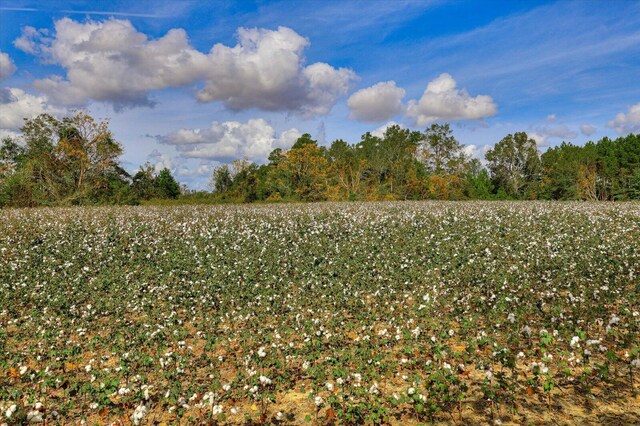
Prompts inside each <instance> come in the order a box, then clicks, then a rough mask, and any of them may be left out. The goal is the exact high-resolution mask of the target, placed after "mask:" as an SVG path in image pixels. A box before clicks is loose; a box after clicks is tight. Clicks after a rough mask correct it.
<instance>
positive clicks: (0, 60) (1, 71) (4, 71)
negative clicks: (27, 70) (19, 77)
mask: <svg viewBox="0 0 640 426" xmlns="http://www.w3.org/2000/svg"><path fill="white" fill-rule="evenodd" d="M14 72H16V64H14V63H13V61H12V60H11V58H10V57H9V55H8V54H6V53H5V52H3V51H1V50H0V81H3V80H6V79H7V78H9V77H11V76H12V75H13V73H14Z"/></svg>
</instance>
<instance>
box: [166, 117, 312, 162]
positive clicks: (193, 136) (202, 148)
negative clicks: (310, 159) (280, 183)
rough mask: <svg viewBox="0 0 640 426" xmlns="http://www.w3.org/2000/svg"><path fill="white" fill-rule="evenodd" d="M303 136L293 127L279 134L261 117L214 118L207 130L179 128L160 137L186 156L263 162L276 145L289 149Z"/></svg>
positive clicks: (224, 160)
mask: <svg viewBox="0 0 640 426" xmlns="http://www.w3.org/2000/svg"><path fill="white" fill-rule="evenodd" d="M300 136H301V133H300V132H299V131H298V130H297V129H295V128H293V129H289V130H286V131H284V132H282V133H280V136H278V137H277V136H276V131H275V130H274V128H273V127H271V125H270V124H269V123H267V121H265V120H264V119H261V118H256V119H251V120H248V121H247V122H246V123H241V122H238V121H225V122H222V123H219V122H217V121H214V122H213V123H211V126H210V127H209V128H206V129H180V130H178V131H176V132H173V133H170V134H168V135H165V136H160V137H159V138H158V140H159V141H160V142H161V143H165V144H168V145H174V146H175V147H176V149H177V150H178V151H179V152H180V153H181V154H182V156H183V157H185V158H201V159H207V160H216V161H220V162H228V161H232V160H237V159H241V158H247V159H249V160H251V161H256V162H263V161H264V160H265V159H266V158H267V156H268V155H269V153H270V152H271V151H273V150H274V149H276V148H283V149H288V148H290V147H291V146H292V145H293V144H294V143H295V141H296V139H298V138H299V137H300Z"/></svg>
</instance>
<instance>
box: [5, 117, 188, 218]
mask: <svg viewBox="0 0 640 426" xmlns="http://www.w3.org/2000/svg"><path fill="white" fill-rule="evenodd" d="M21 132H22V135H21V137H20V139H16V138H11V137H5V138H3V140H2V142H1V143H0V206H11V207H34V206H58V205H63V206H64V205H95V204H138V203H139V202H140V200H148V199H151V198H155V197H160V198H176V197H178V196H179V195H180V192H181V191H180V186H179V184H178V183H177V182H176V180H175V179H174V177H173V176H172V175H171V172H170V171H169V170H168V169H164V170H161V171H160V172H159V173H156V171H155V170H154V169H153V167H151V166H150V165H149V164H145V165H144V166H143V167H141V168H140V170H139V171H138V172H137V173H136V174H134V175H133V176H131V175H130V174H129V173H127V171H126V170H124V169H123V168H122V167H121V165H120V163H119V158H120V155H122V145H121V144H120V143H119V142H117V141H116V140H115V139H114V138H113V135H112V134H111V131H110V130H109V126H108V122H106V121H101V122H99V121H96V120H95V119H94V118H93V117H91V116H90V115H88V114H86V113H84V112H77V113H76V114H74V115H73V116H72V117H64V118H62V119H57V118H55V117H53V116H51V115H49V114H41V115H39V116H37V117H35V118H32V119H29V120H25V124H24V126H23V127H22V128H21Z"/></svg>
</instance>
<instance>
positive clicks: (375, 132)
mask: <svg viewBox="0 0 640 426" xmlns="http://www.w3.org/2000/svg"><path fill="white" fill-rule="evenodd" d="M391 126H400V127H402V128H404V126H403V125H402V124H400V123H396V122H395V121H389V122H387V123H386V124H383V125H382V126H380V127H378V128H377V129H375V130H373V131H372V132H371V136H377V137H379V138H383V137H384V134H385V133H386V132H387V129H388V128H389V127H391Z"/></svg>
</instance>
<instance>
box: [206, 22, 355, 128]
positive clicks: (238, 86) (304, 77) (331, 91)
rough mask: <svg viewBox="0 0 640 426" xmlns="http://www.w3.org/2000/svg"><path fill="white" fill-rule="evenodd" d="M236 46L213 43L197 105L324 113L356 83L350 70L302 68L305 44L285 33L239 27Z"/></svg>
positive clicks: (321, 65)
mask: <svg viewBox="0 0 640 426" xmlns="http://www.w3.org/2000/svg"><path fill="white" fill-rule="evenodd" d="M237 36H238V44H237V45H235V46H233V47H229V46H225V45H222V44H216V45H215V46H213V48H212V49H211V52H210V53H209V59H210V63H211V65H210V67H209V69H208V71H207V74H206V85H205V87H204V88H203V89H202V90H201V91H200V92H198V100H200V101H201V102H210V101H222V102H224V104H225V106H227V107H228V108H230V109H234V110H240V109H246V108H252V107H255V108H260V109H263V110H268V111H285V110H286V111H297V112H301V113H303V114H304V115H307V116H313V115H322V114H326V113H328V112H329V110H330V109H331V107H333V105H334V104H335V102H336V101H337V100H338V98H339V97H340V96H343V95H344V94H346V93H347V91H348V90H349V83H350V82H351V81H352V80H354V79H355V78H356V75H355V73H354V72H353V71H351V70H348V69H346V68H339V69H336V68H334V67H332V66H331V65H328V64H325V63H322V62H317V63H314V64H311V65H309V66H306V67H305V66H304V56H303V51H304V49H305V48H306V47H307V46H308V45H309V41H308V40H307V39H306V38H304V37H302V36H300V35H299V34H298V33H296V32H295V31H293V30H292V29H290V28H286V27H279V28H278V30H277V31H272V30H266V29H258V28H251V29H248V28H239V29H238V31H237Z"/></svg>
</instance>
